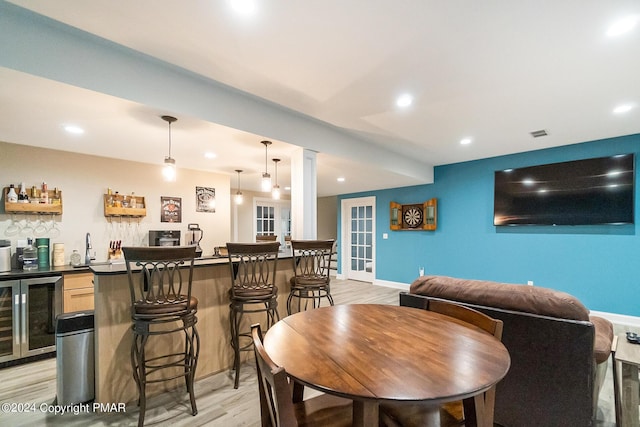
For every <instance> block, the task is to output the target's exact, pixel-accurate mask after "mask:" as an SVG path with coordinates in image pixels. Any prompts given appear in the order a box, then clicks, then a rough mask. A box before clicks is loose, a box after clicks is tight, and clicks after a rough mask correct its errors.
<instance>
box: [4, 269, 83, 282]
mask: <svg viewBox="0 0 640 427" xmlns="http://www.w3.org/2000/svg"><path fill="white" fill-rule="evenodd" d="M89 271H90V270H89V266H87V265H80V266H77V267H73V266H71V265H63V266H60V267H49V268H39V269H37V270H19V269H12V270H11V271H5V272H2V273H0V281H2V280H12V279H28V278H31V277H45V276H56V275H60V274H74V273H88V272H89Z"/></svg>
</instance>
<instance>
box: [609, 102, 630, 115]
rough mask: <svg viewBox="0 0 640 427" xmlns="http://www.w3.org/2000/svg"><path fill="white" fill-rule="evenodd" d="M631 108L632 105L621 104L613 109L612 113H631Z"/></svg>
mask: <svg viewBox="0 0 640 427" xmlns="http://www.w3.org/2000/svg"><path fill="white" fill-rule="evenodd" d="M632 108H633V105H632V104H622V105H618V106H617V107H616V108H614V109H613V112H614V113H615V114H622V113H627V112H629V111H631V109H632Z"/></svg>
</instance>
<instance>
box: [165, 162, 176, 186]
mask: <svg viewBox="0 0 640 427" xmlns="http://www.w3.org/2000/svg"><path fill="white" fill-rule="evenodd" d="M176 175H177V174H176V161H175V160H174V159H172V158H171V157H165V158H164V167H163V168H162V177H163V178H164V180H165V181H167V182H175V180H176Z"/></svg>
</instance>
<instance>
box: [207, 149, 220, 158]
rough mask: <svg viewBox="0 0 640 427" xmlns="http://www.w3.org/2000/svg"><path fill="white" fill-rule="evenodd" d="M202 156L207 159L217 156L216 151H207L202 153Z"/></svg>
mask: <svg viewBox="0 0 640 427" xmlns="http://www.w3.org/2000/svg"><path fill="white" fill-rule="evenodd" d="M204 156H205V157H206V158H207V159H215V158H216V157H218V155H217V154H216V153H212V152H211V151H207V152H206V153H204Z"/></svg>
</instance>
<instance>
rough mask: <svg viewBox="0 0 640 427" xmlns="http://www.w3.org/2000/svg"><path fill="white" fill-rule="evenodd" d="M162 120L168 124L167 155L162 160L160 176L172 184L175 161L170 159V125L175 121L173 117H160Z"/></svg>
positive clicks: (174, 178) (174, 174) (174, 176)
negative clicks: (162, 166)
mask: <svg viewBox="0 0 640 427" xmlns="http://www.w3.org/2000/svg"><path fill="white" fill-rule="evenodd" d="M161 118H162V120H164V121H165V122H167V123H169V155H168V156H167V157H165V158H164V168H163V169H162V176H163V177H164V180H165V181H168V182H174V181H175V180H176V161H175V159H173V158H172V157H171V123H173V122H175V121H177V120H178V119H176V118H175V117H171V116H162V117H161Z"/></svg>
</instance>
